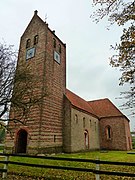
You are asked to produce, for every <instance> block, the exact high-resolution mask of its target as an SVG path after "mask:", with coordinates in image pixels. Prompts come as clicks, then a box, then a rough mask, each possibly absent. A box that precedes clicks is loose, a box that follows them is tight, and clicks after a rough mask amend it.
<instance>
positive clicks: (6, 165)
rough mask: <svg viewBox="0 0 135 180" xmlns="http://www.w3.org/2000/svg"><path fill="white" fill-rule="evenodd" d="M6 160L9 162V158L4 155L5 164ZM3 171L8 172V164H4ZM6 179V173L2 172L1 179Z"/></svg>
mask: <svg viewBox="0 0 135 180" xmlns="http://www.w3.org/2000/svg"><path fill="white" fill-rule="evenodd" d="M8 160H9V156H8V155H6V156H5V162H7V161H8ZM4 169H6V170H8V164H7V163H6V164H4ZM6 177H7V172H3V173H2V179H4V178H6Z"/></svg>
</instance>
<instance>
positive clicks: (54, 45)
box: [53, 38, 56, 48]
mask: <svg viewBox="0 0 135 180" xmlns="http://www.w3.org/2000/svg"><path fill="white" fill-rule="evenodd" d="M53 47H54V48H56V39H54V38H53Z"/></svg>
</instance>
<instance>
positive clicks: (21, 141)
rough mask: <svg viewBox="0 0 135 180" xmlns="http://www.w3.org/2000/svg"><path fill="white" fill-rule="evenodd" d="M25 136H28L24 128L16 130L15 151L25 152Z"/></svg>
mask: <svg viewBox="0 0 135 180" xmlns="http://www.w3.org/2000/svg"><path fill="white" fill-rule="evenodd" d="M27 136H28V133H27V131H25V130H24V129H21V130H20V131H19V132H18V135H17V142H16V153H26V149H27Z"/></svg>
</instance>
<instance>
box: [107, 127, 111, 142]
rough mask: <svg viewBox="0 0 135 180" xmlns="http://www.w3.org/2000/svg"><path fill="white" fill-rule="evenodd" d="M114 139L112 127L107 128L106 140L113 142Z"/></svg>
mask: <svg viewBox="0 0 135 180" xmlns="http://www.w3.org/2000/svg"><path fill="white" fill-rule="evenodd" d="M111 138H112V129H111V127H110V126H106V139H107V140H111Z"/></svg>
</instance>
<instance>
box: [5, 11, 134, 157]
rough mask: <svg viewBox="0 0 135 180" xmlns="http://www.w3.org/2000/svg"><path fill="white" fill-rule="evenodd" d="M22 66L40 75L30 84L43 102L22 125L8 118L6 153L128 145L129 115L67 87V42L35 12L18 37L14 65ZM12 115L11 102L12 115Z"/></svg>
mask: <svg viewBox="0 0 135 180" xmlns="http://www.w3.org/2000/svg"><path fill="white" fill-rule="evenodd" d="M25 64H27V65H29V67H30V69H31V73H33V74H36V75H37V76H38V81H37V84H38V86H37V85H35V87H34V86H33V87H31V88H33V90H34V93H35V94H36V95H37V96H41V97H42V100H41V101H40V104H39V106H36V105H35V106H34V107H32V109H31V112H30V113H29V116H28V117H27V119H25V124H19V123H17V124H16V123H14V122H13V121H9V123H8V129H9V130H10V133H8V132H7V135H6V140H5V151H6V152H10V153H27V154H46V153H60V152H66V153H72V152H82V151H91V150H102V149H103V150H125V151H126V150H130V149H132V143H131V135H130V126H129V119H128V118H127V117H126V116H125V115H124V114H123V113H122V112H121V111H120V110H119V109H118V108H117V107H116V106H115V105H114V104H113V103H112V102H111V101H110V100H109V99H107V98H105V99H99V100H94V101H86V100H84V99H83V98H81V97H79V96H78V95H76V94H75V93H74V92H72V91H70V90H69V89H67V88H66V44H65V43H63V42H62V41H61V40H60V39H59V37H57V36H56V34H55V31H52V30H51V29H50V28H49V26H48V24H47V23H46V22H44V21H43V20H42V19H41V18H40V17H39V16H38V12H37V11H35V12H34V15H33V17H32V19H31V21H30V22H29V24H28V26H27V28H26V29H25V31H24V33H23V35H22V36H21V39H20V47H19V53H18V62H17V69H18V68H19V67H21V66H23V65H25ZM44 94H45V96H44ZM16 114H17V112H13V108H12V105H11V109H10V117H12V118H14V116H16ZM11 134H12V136H11Z"/></svg>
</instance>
